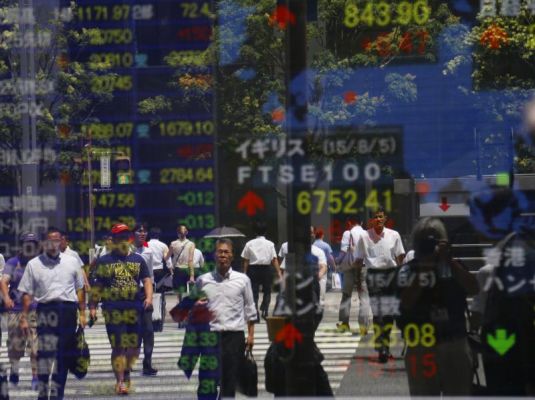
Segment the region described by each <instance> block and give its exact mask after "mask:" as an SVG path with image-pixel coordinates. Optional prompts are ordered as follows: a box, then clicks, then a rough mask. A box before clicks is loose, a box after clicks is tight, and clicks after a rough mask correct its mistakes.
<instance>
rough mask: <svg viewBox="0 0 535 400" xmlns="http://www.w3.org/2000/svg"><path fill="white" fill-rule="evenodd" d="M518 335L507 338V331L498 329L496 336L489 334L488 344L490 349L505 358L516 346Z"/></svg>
mask: <svg viewBox="0 0 535 400" xmlns="http://www.w3.org/2000/svg"><path fill="white" fill-rule="evenodd" d="M515 342H516V335H515V334H514V333H513V334H512V335H511V336H509V337H507V331H506V330H505V329H496V332H495V334H494V336H492V335H491V334H490V333H488V334H487V343H488V344H489V346H490V347H492V348H493V349H494V350H496V353H498V354H499V355H500V356H503V355H504V354H505V353H507V352H508V351H509V349H510V348H511V347H513V346H514V345H515Z"/></svg>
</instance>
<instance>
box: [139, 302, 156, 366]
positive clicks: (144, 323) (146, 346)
mask: <svg viewBox="0 0 535 400" xmlns="http://www.w3.org/2000/svg"><path fill="white" fill-rule="evenodd" d="M141 313H142V315H141V329H142V332H143V333H142V335H141V337H142V338H143V355H144V358H143V367H150V366H151V365H152V351H153V350H154V327H153V326H152V307H150V309H149V310H143V311H141Z"/></svg>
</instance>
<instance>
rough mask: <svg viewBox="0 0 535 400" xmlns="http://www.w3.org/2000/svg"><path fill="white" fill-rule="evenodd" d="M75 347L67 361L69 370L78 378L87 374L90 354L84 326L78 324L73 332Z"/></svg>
mask: <svg viewBox="0 0 535 400" xmlns="http://www.w3.org/2000/svg"><path fill="white" fill-rule="evenodd" d="M74 340H75V347H74V349H73V354H72V357H71V360H70V363H69V371H70V372H71V373H72V374H73V375H74V376H76V377H77V378H78V379H83V378H85V376H86V375H87V370H88V369H89V364H90V362H91V356H90V353H89V346H88V345H87V342H86V340H85V333H84V328H82V326H81V325H78V328H77V329H76V333H75V338H74Z"/></svg>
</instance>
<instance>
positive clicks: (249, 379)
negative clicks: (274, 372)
mask: <svg viewBox="0 0 535 400" xmlns="http://www.w3.org/2000/svg"><path fill="white" fill-rule="evenodd" d="M239 391H240V392H241V393H243V394H244V395H246V396H248V397H258V368H257V366H256V361H255V359H254V357H253V353H252V351H251V350H247V351H246V352H245V356H244V357H243V361H242V366H241V373H240V382H239Z"/></svg>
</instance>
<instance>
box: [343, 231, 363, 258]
mask: <svg viewBox="0 0 535 400" xmlns="http://www.w3.org/2000/svg"><path fill="white" fill-rule="evenodd" d="M364 232H365V230H364V229H362V226H360V225H355V226H354V227H353V228H351V229H350V230H347V231H345V232H344V234H343V235H342V242H341V243H340V250H342V251H343V252H346V253H347V250H348V248H349V245H350V242H351V239H353V240H352V242H353V244H352V248H353V254H354V255H355V257H356V256H357V244H358V242H359V239H360V237H361V236H362V234H364Z"/></svg>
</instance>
